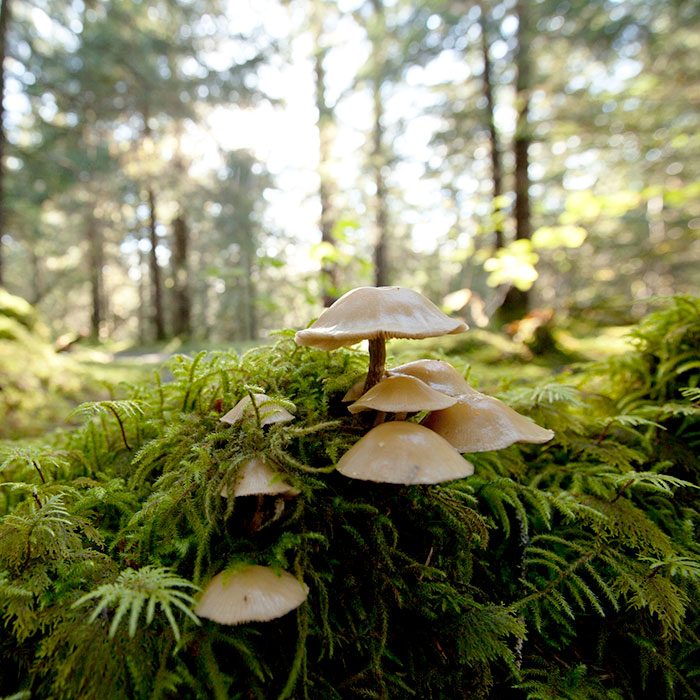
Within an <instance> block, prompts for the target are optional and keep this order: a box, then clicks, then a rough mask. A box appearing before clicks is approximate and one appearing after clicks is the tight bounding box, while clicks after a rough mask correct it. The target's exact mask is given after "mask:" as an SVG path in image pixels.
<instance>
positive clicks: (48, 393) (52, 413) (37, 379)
mask: <svg viewBox="0 0 700 700" xmlns="http://www.w3.org/2000/svg"><path fill="white" fill-rule="evenodd" d="M83 388H84V387H83V383H82V381H81V380H80V378H79V374H78V371H77V368H76V367H75V366H74V365H73V363H71V361H70V360H69V359H68V358H66V357H61V356H59V355H57V354H56V353H55V352H54V349H53V347H52V345H51V344H50V342H49V340H48V332H47V330H46V328H45V326H44V324H43V323H42V322H41V320H40V319H39V316H38V314H37V312H36V310H35V309H34V308H33V307H32V306H31V305H30V304H29V303H28V302H26V301H25V300H24V299H21V298H20V297H16V296H13V295H11V294H8V293H7V292H6V291H5V290H3V289H0V437H2V438H16V437H26V436H33V435H41V434H42V433H44V432H46V431H47V430H49V429H51V428H52V427H53V426H55V425H56V424H63V422H64V420H65V417H66V416H67V415H68V413H70V411H71V408H72V407H73V406H74V405H75V402H76V401H77V400H80V398H79V397H80V396H81V392H82V390H83ZM93 393H94V394H97V392H93Z"/></svg>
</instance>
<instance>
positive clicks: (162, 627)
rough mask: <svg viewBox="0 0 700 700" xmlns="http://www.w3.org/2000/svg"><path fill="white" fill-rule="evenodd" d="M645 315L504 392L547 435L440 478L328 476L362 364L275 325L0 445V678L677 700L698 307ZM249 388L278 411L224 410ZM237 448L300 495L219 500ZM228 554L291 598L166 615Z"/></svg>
mask: <svg viewBox="0 0 700 700" xmlns="http://www.w3.org/2000/svg"><path fill="white" fill-rule="evenodd" d="M645 323H646V325H642V326H641V329H642V330H644V329H646V330H644V333H645V335H644V338H643V339H642V340H640V343H641V345H640V347H639V351H638V352H636V353H630V354H628V355H626V356H623V357H621V358H617V359H616V361H615V362H614V363H609V364H607V365H605V367H602V366H593V367H589V368H585V369H583V370H581V371H580V372H579V373H577V374H571V375H569V376H567V377H562V378H560V379H558V380H557V381H548V382H544V383H540V384H537V385H528V384H514V385H513V386H511V389H510V390H509V392H508V393H507V394H504V395H502V398H504V399H505V400H506V401H507V402H508V403H510V404H511V405H513V406H514V407H515V408H517V409H518V410H521V411H522V412H526V413H529V414H530V415H532V416H533V417H534V418H535V419H536V420H537V422H538V423H540V424H541V425H544V426H546V427H548V428H552V429H553V430H555V432H556V438H555V440H554V441H552V442H551V443H548V444H547V445H544V446H527V447H519V446H513V447H511V448H508V449H506V450H501V451H498V452H490V453H481V454H474V455H469V459H470V461H472V462H473V463H474V465H475V467H476V471H475V474H474V476H472V477H469V478H467V479H464V480H461V481H456V482H452V483H448V484H442V485H434V486H391V485H377V484H372V483H367V482H360V481H352V480H349V479H346V478H345V477H343V476H342V475H340V474H338V473H337V472H335V470H334V467H335V464H336V463H337V461H338V459H339V457H340V456H341V455H342V454H343V453H344V452H345V451H346V450H347V449H348V448H349V447H350V446H351V445H352V444H354V443H355V442H356V441H357V440H358V439H359V437H360V436H361V435H362V434H364V433H365V432H366V431H367V429H368V425H367V423H366V422H365V423H363V422H362V421H363V420H366V419H364V418H356V417H352V416H350V415H349V414H348V412H347V410H346V408H345V405H344V404H343V403H342V401H341V398H342V396H343V394H344V392H345V391H346V390H347V389H348V388H349V387H350V386H351V385H352V384H353V383H354V381H355V380H356V379H357V378H358V377H359V376H360V375H361V374H362V373H363V371H365V369H366V357H365V355H364V354H362V353H359V352H355V351H349V350H342V349H341V350H337V351H334V352H333V353H325V352H322V351H317V350H311V349H306V348H299V347H297V346H296V345H295V344H294V342H293V340H292V337H291V333H283V334H281V335H280V339H279V342H278V343H277V344H276V345H274V346H272V347H267V348H260V349H256V350H253V351H250V352H248V353H246V354H245V355H243V356H242V357H238V356H236V355H235V354H232V353H214V354H208V355H207V354H200V355H198V356H196V357H195V358H188V357H184V356H179V357H177V358H175V359H174V360H173V361H172V362H171V363H170V365H169V369H170V372H171V374H172V381H169V382H168V383H156V384H150V385H141V386H138V387H136V388H134V389H133V391H132V392H131V393H130V394H129V395H128V396H126V397H124V398H123V399H120V400H113V401H107V402H98V403H91V404H85V405H83V406H82V407H81V409H80V413H82V414H84V415H85V417H86V422H85V423H84V425H83V427H82V428H80V429H79V430H76V431H73V432H70V433H67V434H65V435H64V436H62V437H60V438H59V437H56V438H55V440H54V441H53V443H52V444H47V445H43V446H37V445H34V446H32V447H24V448H20V447H14V448H13V449H8V450H7V451H6V460H5V463H4V465H3V472H4V474H5V477H6V479H7V480H8V481H11V482H12V484H11V485H6V486H5V488H3V489H0V512H1V513H4V514H5V515H4V517H3V520H2V522H1V523H0V607H2V610H3V618H2V619H3V622H2V630H1V634H0V657H1V658H2V664H0V693H4V694H11V693H16V692H20V691H27V692H29V693H31V697H35V698H43V697H53V698H77V697H79V698H81V699H83V698H85V699H89V698H105V697H109V698H152V697H153V698H170V697H173V698H174V697H177V698H211V697H215V698H222V699H223V698H275V697H279V698H323V699H324V700H325V699H327V698H361V697H377V698H396V697H402V698H403V697H416V698H445V699H448V698H450V699H452V698H456V697H494V698H507V697H526V696H531V697H571V698H593V697H622V698H627V697H629V698H636V697H659V698H662V697H667V698H671V697H674V696H675V697H692V696H693V693H694V692H695V691H694V689H693V685H692V684H693V680H692V679H693V673H694V669H695V668H696V667H697V663H696V660H695V659H694V657H693V654H694V653H695V649H696V647H695V646H694V643H693V641H692V640H694V639H697V637H696V636H695V635H696V630H697V627H696V625H697V601H698V596H697V580H698V572H699V571H700V562H699V560H698V545H697V539H698V538H697V532H696V528H697V523H698V521H697V497H696V496H695V495H694V494H695V492H694V490H693V489H692V484H690V483H688V482H689V481H691V480H692V481H694V480H695V478H696V476H697V474H696V472H691V466H690V465H691V464H692V462H688V463H686V462H685V461H677V460H675V459H674V458H673V456H672V455H671V456H670V457H669V456H667V455H663V456H661V455H660V454H659V444H660V443H659V440H658V438H659V436H660V435H663V434H672V435H673V436H675V438H674V439H679V440H682V441H683V442H684V443H685V444H686V447H687V449H688V450H697V448H698V446H700V417H699V413H700V410H699V409H698V401H700V394H699V393H698V392H699V390H698V384H700V371H699V368H700V363H699V361H700V358H698V357H697V346H695V352H696V356H695V357H694V359H693V358H690V357H689V356H688V355H687V353H688V352H692V350H690V348H691V347H692V345H691V344H689V339H690V338H692V337H695V336H694V335H693V334H696V333H697V332H698V330H699V329H700V302H699V301H698V300H690V299H682V300H677V301H676V302H674V304H672V305H671V306H670V307H669V310H666V311H663V312H660V314H657V315H656V316H654V317H653V318H651V319H649V320H647V321H646V322H645ZM640 337H641V336H640ZM662 357H663V358H664V359H663V362H662V361H661V360H662ZM672 358H675V359H676V363H675V364H674V361H673V360H672ZM693 362H695V363H696V364H692V363H693ZM689 363H690V364H689ZM662 364H663V367H664V371H663V372H661V371H660V367H661V365H662ZM681 369H682V370H683V371H679V370H681ZM630 372H632V373H637V374H635V375H634V376H636V377H637V379H638V381H639V385H638V388H639V390H638V391H635V392H634V396H632V395H631V394H630V393H629V392H627V393H626V392H625V388H624V387H622V386H620V383H621V382H626V381H629V379H630V376H632V375H631V374H630ZM674 377H675V379H674ZM662 378H663V379H664V381H665V389H664V391H663V392H662V394H660V393H658V392H657V391H656V389H655V387H656V386H657V384H658V382H659V381H661V380H662ZM635 386H637V385H636V384H635ZM259 391H264V392H265V393H266V394H268V395H269V396H271V397H274V398H276V399H278V400H280V401H281V402H283V403H286V405H287V406H288V408H289V409H293V412H294V413H295V415H296V420H295V421H294V422H293V423H288V424H275V425H271V426H268V427H265V428H260V427H258V425H257V424H256V422H255V421H252V422H248V423H243V424H237V425H234V426H231V425H227V424H224V423H222V422H221V421H220V420H219V419H220V417H221V416H222V415H223V414H224V413H225V412H226V411H227V410H228V409H229V408H231V407H232V406H233V405H234V404H235V403H236V402H237V401H238V400H239V399H241V398H242V397H243V396H245V395H246V394H248V393H254V392H259ZM652 413H653V418H651V417H650V416H651V415H652ZM369 420H370V421H371V419H369ZM254 455H263V456H264V457H265V458H267V459H268V460H269V461H270V462H271V463H273V464H274V465H275V467H276V468H277V469H278V470H279V471H280V472H282V473H283V474H284V478H285V480H287V481H288V482H289V483H290V484H292V485H293V486H294V487H296V488H297V489H298V490H299V491H300V494H299V495H298V496H295V497H265V498H260V499H258V498H257V497H244V498H237V499H234V498H230V497H229V498H224V497H222V496H221V491H222V488H223V487H224V486H226V487H227V491H228V493H231V487H232V486H233V484H234V482H235V479H236V476H237V474H238V472H239V470H240V469H241V468H242V465H243V464H244V463H245V461H246V459H247V458H249V457H250V456H254ZM694 469H697V465H695V467H694ZM681 471H682V472H683V473H682V475H681V474H680V472H681ZM242 563H253V564H260V565H265V566H272V567H275V568H278V569H282V570H286V571H289V572H291V573H292V574H294V575H295V576H296V577H298V578H299V579H301V580H303V581H304V582H305V583H306V585H308V587H309V590H310V592H309V597H308V600H307V602H305V603H304V604H302V605H301V607H299V608H298V609H297V610H296V611H295V612H292V613H290V614H288V615H286V616H284V617H282V618H280V619H277V620H274V621H271V622H266V623H251V624H246V625H240V626H235V627H230V626H225V625H220V624H217V623H215V622H211V621H208V620H201V624H199V625H198V624H195V622H193V621H192V620H191V619H190V617H189V616H187V615H185V614H184V613H183V612H182V610H181V607H182V605H186V606H187V607H188V609H189V606H190V603H189V602H185V601H186V600H187V599H186V598H185V597H183V596H182V595H180V593H182V591H187V590H188V589H187V588H186V586H187V584H188V583H194V584H195V585H197V586H201V587H203V586H205V585H206V583H207V581H208V580H209V579H210V578H211V577H212V576H213V575H214V574H216V573H218V572H220V571H222V570H225V569H227V568H229V567H233V568H235V567H238V566H240V565H241V564H242ZM90 592H92V597H91V598H89V599H86V598H85V596H86V595H87V594H89V593H90ZM81 599H82V600H81Z"/></svg>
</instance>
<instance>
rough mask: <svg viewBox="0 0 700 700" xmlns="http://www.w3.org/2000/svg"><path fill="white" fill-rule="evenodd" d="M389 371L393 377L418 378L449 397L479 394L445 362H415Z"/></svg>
mask: <svg viewBox="0 0 700 700" xmlns="http://www.w3.org/2000/svg"><path fill="white" fill-rule="evenodd" d="M387 371H388V373H389V375H391V376H396V375H402V376H403V375H407V376H409V377H416V378H417V379H420V380H421V381H423V382H425V383H426V384H428V385H429V386H431V387H432V388H433V389H435V390H436V391H439V392H442V393H443V394H447V395H448V396H461V395H465V396H471V395H474V394H476V393H478V392H477V391H476V390H475V389H472V387H471V386H469V384H468V383H467V380H466V379H465V378H464V377H463V376H462V375H461V374H460V373H459V372H458V371H457V370H456V369H455V368H454V367H453V366H452V365H451V364H450V363H449V362H445V361H444V360H415V361H413V362H407V363H406V364H404V365H399V366H398V367H392V368H391V369H389V370H387Z"/></svg>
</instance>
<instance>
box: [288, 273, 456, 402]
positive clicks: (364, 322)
mask: <svg viewBox="0 0 700 700" xmlns="http://www.w3.org/2000/svg"><path fill="white" fill-rule="evenodd" d="M466 329H467V325H466V323H464V321H461V320H460V319H455V318H450V317H449V316H446V315H445V314H444V313H442V311H440V309H438V307H437V306H435V304H433V303H432V302H431V301H430V300H429V299H426V298H425V297H424V296H423V295H422V294H419V293H418V292H415V291H413V290H411V289H406V288H403V287H358V288H357V289H353V290H351V291H349V292H347V293H346V294H344V295H343V296H342V297H340V299H338V300H337V301H336V302H335V303H334V304H333V305H331V306H330V307H328V308H327V309H326V310H325V311H324V312H323V313H322V314H321V315H320V316H319V317H318V319H317V320H316V321H315V323H313V324H312V325H311V326H310V327H309V328H306V329H304V330H302V331H298V332H297V334H296V336H295V340H296V342H297V343H298V344H299V345H307V346H310V347H315V348H320V349H321V350H335V349H337V348H340V347H344V346H348V345H354V344H355V343H359V342H360V341H361V340H368V341H369V370H368V372H367V379H366V381H365V386H364V389H365V391H368V390H369V389H371V388H372V387H373V386H374V385H375V384H376V383H377V382H378V381H379V380H380V379H381V378H382V376H383V375H384V363H385V362H386V348H385V343H386V340H387V338H430V337H433V336H439V335H447V334H451V333H461V332H462V331H465V330H466Z"/></svg>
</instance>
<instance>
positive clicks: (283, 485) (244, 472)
mask: <svg viewBox="0 0 700 700" xmlns="http://www.w3.org/2000/svg"><path fill="white" fill-rule="evenodd" d="M278 493H287V494H289V495H290V496H297V495H298V494H299V490H298V489H295V488H294V487H293V486H290V485H289V484H288V483H287V482H286V481H285V480H284V479H283V478H282V475H281V474H279V472H276V471H275V470H274V469H273V468H272V467H271V466H270V464H269V463H268V462H266V461H265V460H264V459H261V458H260V457H252V458H251V459H249V460H248V461H247V462H246V463H245V464H244V465H243V467H241V470H240V472H239V473H238V479H237V480H236V487H235V488H234V490H233V496H234V498H237V497H238V496H273V495H275V494H278ZM221 495H222V496H223V497H224V498H228V489H227V488H226V485H225V484H224V486H223V487H222V489H221Z"/></svg>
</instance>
